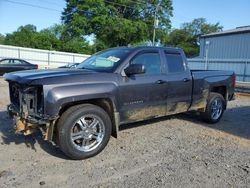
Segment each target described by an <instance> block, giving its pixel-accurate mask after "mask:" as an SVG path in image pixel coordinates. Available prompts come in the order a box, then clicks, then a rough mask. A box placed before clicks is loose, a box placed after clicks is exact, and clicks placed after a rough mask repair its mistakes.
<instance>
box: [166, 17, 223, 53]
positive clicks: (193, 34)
mask: <svg viewBox="0 0 250 188" xmlns="http://www.w3.org/2000/svg"><path fill="white" fill-rule="evenodd" d="M222 28H223V27H222V26H221V25H220V24H219V23H216V24H211V23H207V21H206V19H205V18H197V19H194V20H193V21H191V22H187V23H183V24H182V25H181V29H173V30H172V31H171V32H170V33H169V34H168V35H166V36H165V38H164V39H163V40H162V43H163V44H164V45H169V46H174V47H179V48H182V49H183V50H184V51H185V53H186V55H187V56H188V57H194V56H197V55H198V54H199V38H200V36H201V35H204V34H208V33H212V32H218V31H222Z"/></svg>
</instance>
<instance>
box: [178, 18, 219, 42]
mask: <svg viewBox="0 0 250 188" xmlns="http://www.w3.org/2000/svg"><path fill="white" fill-rule="evenodd" d="M181 29H184V30H186V31H188V32H190V33H191V34H192V36H193V37H194V38H196V40H197V42H199V37H200V36H201V35H204V34H208V33H214V32H219V31H222V29H223V27H222V26H221V25H220V23H219V22H217V23H215V24H211V23H207V20H206V19H205V18H196V19H194V20H193V21H192V22H186V23H183V24H182V26H181Z"/></svg>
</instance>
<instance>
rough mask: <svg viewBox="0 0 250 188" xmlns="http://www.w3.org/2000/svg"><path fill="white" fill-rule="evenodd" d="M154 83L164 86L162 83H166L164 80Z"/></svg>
mask: <svg viewBox="0 0 250 188" xmlns="http://www.w3.org/2000/svg"><path fill="white" fill-rule="evenodd" d="M155 83H156V84H164V83H166V81H164V80H157V81H156V82H155Z"/></svg>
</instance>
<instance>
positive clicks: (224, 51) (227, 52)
mask: <svg viewBox="0 0 250 188" xmlns="http://www.w3.org/2000/svg"><path fill="white" fill-rule="evenodd" d="M206 41H209V42H206ZM206 43H207V44H206ZM208 43H209V44H208ZM206 50H207V51H208V59H250V33H241V34H231V35H221V36H213V37H202V38H201V39H200V57H201V58H205V56H206Z"/></svg>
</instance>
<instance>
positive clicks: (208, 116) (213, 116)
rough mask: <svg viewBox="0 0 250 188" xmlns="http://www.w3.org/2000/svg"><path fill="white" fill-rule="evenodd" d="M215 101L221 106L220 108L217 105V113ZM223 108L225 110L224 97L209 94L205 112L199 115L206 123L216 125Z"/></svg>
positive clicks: (217, 94)
mask: <svg viewBox="0 0 250 188" xmlns="http://www.w3.org/2000/svg"><path fill="white" fill-rule="evenodd" d="M216 101H217V104H221V106H220V105H219V106H220V107H218V109H217V111H216V108H215V107H216ZM217 106H218V105H217ZM225 108H226V101H225V99H224V97H223V96H222V95H221V94H219V93H213V92H211V93H210V95H209V97H208V101H207V106H206V110H205V112H203V113H201V117H202V119H203V120H204V121H205V122H207V123H211V124H213V123H217V122H219V121H220V119H221V117H222V115H223V113H224V110H225ZM215 111H216V112H217V113H216V112H215Z"/></svg>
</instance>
